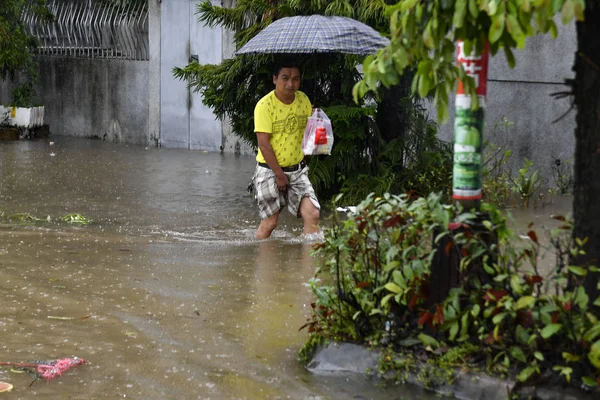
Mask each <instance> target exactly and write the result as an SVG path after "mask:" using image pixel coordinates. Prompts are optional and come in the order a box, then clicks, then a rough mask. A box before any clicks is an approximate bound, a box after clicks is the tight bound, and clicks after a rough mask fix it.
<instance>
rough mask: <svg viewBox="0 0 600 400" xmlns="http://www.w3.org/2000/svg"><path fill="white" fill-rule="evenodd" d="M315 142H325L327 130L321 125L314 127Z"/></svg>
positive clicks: (319, 143)
mask: <svg viewBox="0 0 600 400" xmlns="http://www.w3.org/2000/svg"><path fill="white" fill-rule="evenodd" d="M315 144H316V145H321V144H327V131H326V130H325V128H324V127H322V126H319V127H318V128H317V129H315Z"/></svg>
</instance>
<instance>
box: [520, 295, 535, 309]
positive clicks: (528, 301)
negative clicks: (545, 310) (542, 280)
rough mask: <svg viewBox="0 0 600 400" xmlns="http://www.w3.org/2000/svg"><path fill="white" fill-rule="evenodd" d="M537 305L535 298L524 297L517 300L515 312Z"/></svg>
mask: <svg viewBox="0 0 600 400" xmlns="http://www.w3.org/2000/svg"><path fill="white" fill-rule="evenodd" d="M534 303H535V297H533V296H523V297H521V298H519V300H517V302H516V303H515V310H520V309H522V308H526V307H529V306H530V305H532V304H534Z"/></svg>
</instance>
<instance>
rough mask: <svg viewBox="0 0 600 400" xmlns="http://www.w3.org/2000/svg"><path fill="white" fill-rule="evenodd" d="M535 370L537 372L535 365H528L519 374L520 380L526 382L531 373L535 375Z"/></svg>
mask: <svg viewBox="0 0 600 400" xmlns="http://www.w3.org/2000/svg"><path fill="white" fill-rule="evenodd" d="M534 372H535V367H527V368H525V369H523V371H521V373H520V374H519V376H517V379H518V380H519V381H520V382H525V381H526V380H527V379H529V378H530V377H531V375H533V373H534Z"/></svg>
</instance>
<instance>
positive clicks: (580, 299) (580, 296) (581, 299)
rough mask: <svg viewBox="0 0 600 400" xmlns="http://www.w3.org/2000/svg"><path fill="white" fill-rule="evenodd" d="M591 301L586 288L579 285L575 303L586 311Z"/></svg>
mask: <svg viewBox="0 0 600 400" xmlns="http://www.w3.org/2000/svg"><path fill="white" fill-rule="evenodd" d="M589 302H590V298H589V296H588V295H587V293H586V292H585V288H584V287H583V286H579V287H578V288H577V294H576V296H575V300H574V303H575V304H576V305H577V306H578V307H579V308H580V309H581V310H582V311H585V310H586V309H587V306H588V303H589Z"/></svg>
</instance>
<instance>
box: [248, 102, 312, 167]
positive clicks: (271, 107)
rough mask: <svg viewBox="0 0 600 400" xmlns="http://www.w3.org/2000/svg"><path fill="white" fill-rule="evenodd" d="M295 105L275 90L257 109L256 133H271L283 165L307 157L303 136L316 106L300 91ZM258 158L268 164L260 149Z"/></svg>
mask: <svg viewBox="0 0 600 400" xmlns="http://www.w3.org/2000/svg"><path fill="white" fill-rule="evenodd" d="M295 94H296V98H295V99H294V101H293V103H292V104H285V103H283V102H281V100H279V99H278V98H277V96H275V91H274V90H273V91H272V92H271V93H269V94H267V95H266V96H265V97H263V98H262V99H260V100H259V101H258V103H257V104H256V107H255V108H254V132H262V133H269V134H270V135H271V137H270V138H269V142H270V143H271V147H273V151H274V152H275V157H277V161H278V162H279V165H280V166H282V167H289V166H290V165H296V164H298V163H299V162H300V161H302V159H303V158H304V153H303V152H302V138H303V137H304V129H305V128H306V122H307V121H308V117H310V115H311V113H312V106H311V104H310V100H309V99H308V96H306V95H305V94H304V93H302V92H300V91H297V92H296V93H295ZM256 161H258V162H261V163H264V162H266V161H265V158H264V157H263V155H262V153H261V151H260V149H259V150H258V154H257V155H256Z"/></svg>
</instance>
